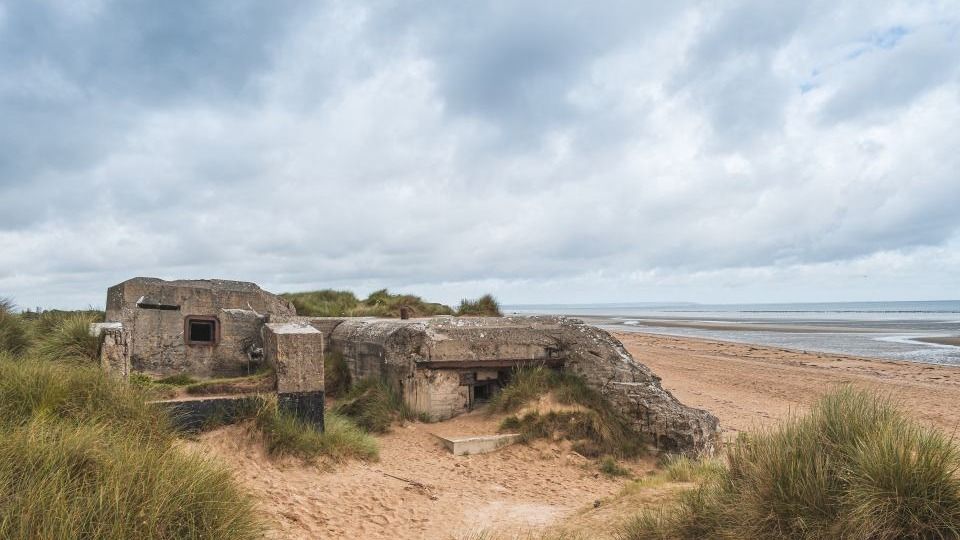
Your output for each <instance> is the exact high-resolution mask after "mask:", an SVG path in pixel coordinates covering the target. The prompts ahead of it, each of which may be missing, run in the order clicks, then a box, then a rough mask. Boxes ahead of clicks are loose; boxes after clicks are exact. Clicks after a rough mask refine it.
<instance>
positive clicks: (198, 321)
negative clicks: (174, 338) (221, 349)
mask: <svg viewBox="0 0 960 540" xmlns="http://www.w3.org/2000/svg"><path fill="white" fill-rule="evenodd" d="M185 330H186V335H187V343H188V344H190V345H215V344H216V343H217V337H218V333H217V331H218V328H217V320H216V319H214V318H212V317H187V320H186V329H185Z"/></svg>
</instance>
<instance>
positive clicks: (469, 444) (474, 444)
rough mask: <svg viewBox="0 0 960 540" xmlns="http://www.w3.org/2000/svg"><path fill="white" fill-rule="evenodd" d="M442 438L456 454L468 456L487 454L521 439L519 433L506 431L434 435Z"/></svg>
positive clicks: (444, 443) (446, 445)
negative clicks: (496, 433) (467, 434)
mask: <svg viewBox="0 0 960 540" xmlns="http://www.w3.org/2000/svg"><path fill="white" fill-rule="evenodd" d="M434 437H436V438H438V439H440V442H441V443H443V446H444V447H445V448H446V449H447V450H449V451H450V452H452V453H453V455H455V456H468V455H474V454H486V453H488V452H493V451H496V450H499V449H501V448H503V447H504V446H509V445H511V444H513V443H515V442H517V441H519V440H520V434H519V433H504V434H502V435H481V436H475V437H442V436H440V435H436V434H435V435H434Z"/></svg>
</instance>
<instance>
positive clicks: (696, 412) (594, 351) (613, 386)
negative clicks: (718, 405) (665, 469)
mask: <svg viewBox="0 0 960 540" xmlns="http://www.w3.org/2000/svg"><path fill="white" fill-rule="evenodd" d="M559 324H560V328H561V330H562V331H561V332H560V333H559V334H558V338H559V339H560V340H561V342H562V348H563V350H564V351H566V353H567V360H566V367H565V369H567V370H569V371H571V372H573V373H576V374H578V375H580V376H581V377H583V378H584V379H585V380H586V381H587V383H588V384H590V385H591V386H593V387H595V388H597V389H598V390H599V391H600V392H601V393H602V394H603V395H604V396H605V397H606V398H607V399H608V400H610V402H611V403H613V404H614V406H615V407H616V408H617V409H618V410H620V411H623V413H624V414H625V415H626V416H627V417H628V418H630V419H631V420H632V421H633V424H634V427H635V428H636V429H637V430H638V431H639V432H641V433H644V434H646V435H648V436H650V437H651V438H653V442H654V444H655V445H656V446H657V448H659V449H661V450H663V451H668V452H683V453H708V454H709V453H713V452H714V451H715V450H716V445H717V444H719V440H720V424H719V420H718V419H717V417H716V416H714V415H712V414H710V413H709V412H707V411H705V410H702V409H695V408H693V407H688V406H686V405H684V404H682V403H680V402H679V401H678V400H677V399H676V398H675V397H673V394H671V393H670V392H669V391H667V390H665V389H664V388H663V387H662V386H661V385H660V377H658V376H657V375H656V374H654V373H653V371H651V370H650V368H648V367H647V366H645V365H643V364H641V363H639V362H637V361H636V360H634V359H633V357H632V356H630V353H629V352H627V350H626V349H625V348H624V346H623V344H622V343H620V340H618V339H616V338H615V337H613V336H611V335H610V334H609V333H608V332H606V331H605V330H602V329H600V328H597V327H595V326H590V325H587V324H584V323H583V322H581V321H579V320H576V319H568V318H563V319H560V321H559Z"/></svg>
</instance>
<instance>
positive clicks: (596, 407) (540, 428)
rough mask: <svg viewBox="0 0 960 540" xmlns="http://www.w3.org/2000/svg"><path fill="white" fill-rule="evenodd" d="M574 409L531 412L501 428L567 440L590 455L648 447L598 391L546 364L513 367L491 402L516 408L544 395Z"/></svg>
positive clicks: (499, 408)
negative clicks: (549, 395)
mask: <svg viewBox="0 0 960 540" xmlns="http://www.w3.org/2000/svg"><path fill="white" fill-rule="evenodd" d="M547 393H549V394H551V395H552V396H553V398H554V399H555V400H556V401H557V402H558V403H560V404H562V405H576V406H578V408H576V409H574V410H560V411H546V412H540V411H536V410H534V411H529V412H527V413H526V414H523V415H521V416H518V415H513V416H508V417H507V418H505V419H504V420H503V422H502V424H501V426H500V429H501V431H512V432H518V433H520V435H521V438H522V440H524V441H528V442H529V441H532V440H534V439H542V438H547V439H567V440H571V441H573V442H574V449H575V450H576V451H577V452H579V453H581V454H583V455H585V456H587V457H600V456H604V455H610V456H615V457H622V458H629V457H635V456H638V455H641V454H642V453H643V452H644V450H645V439H644V437H643V436H642V435H641V434H640V433H638V432H637V431H636V430H634V429H633V427H632V426H631V423H630V421H629V420H628V419H627V418H625V417H624V416H623V415H622V414H620V413H619V412H618V411H617V410H616V409H615V408H614V407H613V405H612V404H611V403H610V402H609V401H607V399H606V398H605V397H604V396H603V395H601V394H600V393H599V392H598V391H597V390H595V389H593V388H591V387H590V386H588V385H587V383H586V381H584V380H583V379H582V378H580V377H579V376H577V375H574V374H572V373H568V372H563V371H557V370H553V369H549V368H546V367H543V366H536V367H526V368H519V369H516V370H514V372H513V374H512V378H511V380H510V383H509V384H507V386H506V387H504V388H503V389H502V390H501V391H500V393H499V394H497V395H496V396H494V398H493V399H492V400H491V403H490V411H491V412H516V411H519V410H520V409H521V408H523V406H524V405H526V404H528V403H530V402H532V401H534V400H536V399H538V398H539V397H540V396H543V395H545V394H547Z"/></svg>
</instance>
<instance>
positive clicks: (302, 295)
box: [281, 289, 454, 318]
mask: <svg viewBox="0 0 960 540" xmlns="http://www.w3.org/2000/svg"><path fill="white" fill-rule="evenodd" d="M281 296H282V297H284V298H286V299H287V300H289V301H290V302H292V303H293V305H294V307H295V308H297V314H298V315H305V316H309V317H392V318H399V317H400V308H403V307H405V308H409V309H410V311H411V314H412V315H413V316H414V317H428V316H431V315H453V314H454V311H453V309H451V308H450V307H449V306H445V305H443V304H438V303H435V302H427V301H425V300H424V299H423V298H420V297H419V296H414V295H411V294H391V293H390V292H389V291H388V290H387V289H381V290H379V291H374V292H372V293H370V295H369V296H367V298H365V299H363V300H360V299H358V298H357V297H356V295H354V294H353V293H352V292H350V291H334V290H331V289H325V290H321V291H311V292H299V293H284V294H282V295H281Z"/></svg>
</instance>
